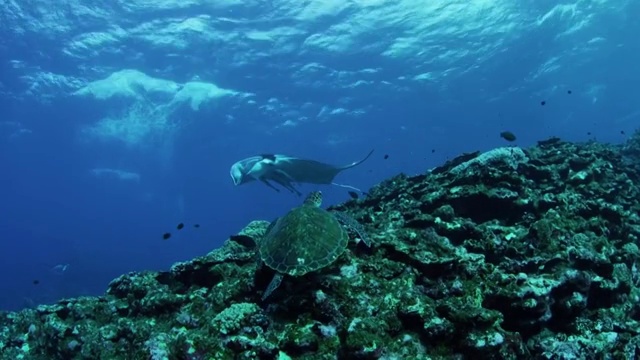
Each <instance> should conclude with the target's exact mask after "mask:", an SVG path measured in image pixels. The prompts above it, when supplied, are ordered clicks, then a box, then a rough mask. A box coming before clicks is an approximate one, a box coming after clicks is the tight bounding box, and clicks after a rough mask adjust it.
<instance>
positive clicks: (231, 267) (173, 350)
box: [0, 133, 640, 360]
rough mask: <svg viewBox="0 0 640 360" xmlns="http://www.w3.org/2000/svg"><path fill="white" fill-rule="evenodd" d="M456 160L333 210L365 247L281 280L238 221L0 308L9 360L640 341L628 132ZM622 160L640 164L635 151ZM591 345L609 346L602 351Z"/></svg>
mask: <svg viewBox="0 0 640 360" xmlns="http://www.w3.org/2000/svg"><path fill="white" fill-rule="evenodd" d="M639 136H640V135H638V134H637V133H636V134H634V136H632V137H630V139H629V141H628V142H627V143H626V144H624V145H623V146H612V145H605V144H598V143H594V142H590V143H584V144H576V143H567V142H562V141H561V140H560V139H557V138H554V139H549V140H546V141H542V142H539V143H538V145H537V146H534V147H531V148H528V149H520V148H517V147H509V148H499V149H494V150H491V151H488V152H485V153H482V154H481V153H473V154H466V155H464V156H463V157H460V158H458V159H455V160H454V161H452V162H450V163H448V164H445V165H444V166H442V167H440V168H437V169H436V170H435V171H432V172H429V173H425V174H422V175H418V176H414V177H409V176H406V175H399V176H396V177H394V178H391V179H387V180H385V181H383V182H382V183H380V184H379V185H377V186H376V187H374V188H373V189H371V191H370V192H369V194H368V196H367V197H365V198H362V199H359V200H358V201H349V202H346V203H344V204H340V205H337V206H334V207H331V208H330V209H329V210H333V211H341V212H344V213H345V214H349V216H351V217H353V218H354V219H355V220H357V221H358V222H359V223H360V224H362V228H361V229H359V230H358V232H357V233H360V235H358V234H357V233H356V234H351V236H354V237H357V236H362V235H363V234H364V233H366V234H368V236H369V237H370V238H371V239H372V242H373V244H374V245H373V247H372V249H368V248H366V247H362V246H358V245H357V244H356V242H350V244H349V248H348V251H345V252H344V253H343V254H342V255H341V256H340V257H339V258H338V259H337V260H336V261H335V262H334V263H332V264H331V265H330V266H327V267H326V268H323V269H321V270H319V271H318V272H315V273H310V274H307V275H305V276H302V277H299V278H286V279H285V280H284V281H283V283H282V285H281V287H282V290H281V291H278V292H275V293H274V294H272V296H271V297H269V298H268V300H267V301H260V298H261V295H262V291H263V289H265V287H266V285H267V284H268V282H269V280H270V279H271V277H272V276H273V271H271V270H270V269H268V268H266V267H265V266H262V265H260V263H259V262H258V261H257V257H256V246H255V244H257V243H259V241H260V238H261V237H262V236H263V234H264V231H265V230H266V228H267V226H268V225H269V223H268V222H266V221H256V222H252V223H251V224H250V225H249V226H248V227H247V228H246V229H244V230H243V231H241V232H240V233H239V234H237V235H234V236H231V237H230V239H229V240H227V241H226V242H225V243H224V245H223V246H222V247H221V248H219V249H216V250H214V251H212V252H211V253H209V254H207V255H204V256H202V257H198V258H196V259H193V260H191V261H187V262H182V263H178V264H175V265H174V266H172V267H171V269H170V270H169V271H166V272H140V273H129V274H125V275H122V276H120V277H119V278H117V279H115V280H113V281H112V282H111V283H110V284H109V287H108V289H107V291H106V293H105V295H104V296H101V297H83V298H77V299H67V300H62V301H60V302H58V303H57V304H54V305H41V306H38V307H37V308H35V309H25V310H22V311H19V312H13V313H2V314H0V353H1V354H2V358H3V359H4V358H7V359H311V360H313V359H464V358H470V359H521V358H536V359H551V358H556V359H569V358H577V359H579V358H584V359H589V358H610V359H630V358H634V357H635V356H637V354H638V353H639V352H640V330H639V329H640V323H639V322H640V306H639V305H638V300H637V299H638V298H640V290H639V285H640V270H639V265H638V263H639V262H640V261H639V260H640V250H639V248H638V241H639V238H640V216H639V215H638V213H639V212H640V190H639V189H638V186H637V185H636V184H640V176H639V174H640V171H639V168H638V165H636V164H639V163H640V155H638V154H640V140H639V138H638V137H639ZM636 158H638V161H633V160H634V159H636ZM602 354H608V355H607V357H599V356H604V355H602Z"/></svg>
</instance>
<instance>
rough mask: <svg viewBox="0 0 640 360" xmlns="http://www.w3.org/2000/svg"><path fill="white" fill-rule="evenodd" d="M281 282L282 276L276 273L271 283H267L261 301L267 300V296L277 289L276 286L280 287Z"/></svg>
mask: <svg viewBox="0 0 640 360" xmlns="http://www.w3.org/2000/svg"><path fill="white" fill-rule="evenodd" d="M281 282H282V274H280V273H276V274H275V275H273V279H271V282H270V283H269V286H267V289H266V290H265V291H264V293H263V294H262V300H263V301H264V299H266V298H268V297H269V295H271V293H272V292H273V291H274V290H275V289H277V288H278V286H280V283H281Z"/></svg>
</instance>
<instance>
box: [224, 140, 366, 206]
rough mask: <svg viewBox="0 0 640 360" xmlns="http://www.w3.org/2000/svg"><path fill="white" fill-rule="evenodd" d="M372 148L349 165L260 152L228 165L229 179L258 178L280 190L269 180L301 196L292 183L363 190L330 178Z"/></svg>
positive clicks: (247, 180) (242, 180)
mask: <svg viewBox="0 0 640 360" xmlns="http://www.w3.org/2000/svg"><path fill="white" fill-rule="evenodd" d="M371 154H373V150H371V151H370V152H369V154H367V156H365V157H364V158H363V159H362V160H359V161H355V162H353V163H351V164H349V165H344V166H334V165H330V164H325V163H323V162H320V161H316V160H308V159H300V158H297V157H293V156H287V155H280V154H261V155H256V156H252V157H248V158H246V159H242V160H240V161H238V162H236V163H234V164H233V165H231V171H230V174H231V179H233V184H234V185H236V186H238V185H242V184H246V183H248V182H251V181H255V180H260V181H261V182H262V183H264V184H265V185H267V186H268V187H270V188H272V189H274V190H275V191H278V192H279V191H280V189H278V188H277V187H275V186H274V185H273V184H272V183H271V182H270V181H272V182H274V183H277V184H279V185H280V186H282V187H283V188H285V189H287V190H289V191H291V192H292V193H294V194H296V195H298V196H300V195H302V193H300V191H298V189H296V188H295V186H294V184H302V183H307V184H330V185H337V186H341V187H345V188H349V189H353V190H356V191H359V192H362V191H361V190H360V189H358V188H355V187H353V186H350V185H343V184H336V183H334V182H333V178H335V177H336V175H338V174H339V173H340V172H342V171H344V170H347V169H351V168H352V167H355V166H358V165H360V164H362V163H363V162H364V161H365V160H367V159H368V158H369V157H370V156H371Z"/></svg>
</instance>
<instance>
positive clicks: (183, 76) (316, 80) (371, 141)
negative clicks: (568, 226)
mask: <svg viewBox="0 0 640 360" xmlns="http://www.w3.org/2000/svg"><path fill="white" fill-rule="evenodd" d="M425 3H426V2H424V1H419V0H399V1H385V0H368V1H367V0H352V1H310V0H308V1H286V0H275V1H270V2H264V1H235V0H227V1H220V2H215V4H212V2H206V1H171V0H166V1H144V0H138V1H127V2H118V1H114V2H111V5H110V6H108V7H107V6H105V5H104V4H103V3H102V2H87V1H63V2H57V3H55V4H54V3H52V2H47V1H40V0H35V1H28V2H26V1H15V0H8V1H5V2H4V5H3V6H2V8H1V9H0V34H1V36H0V39H1V40H0V244H1V245H0V246H1V248H0V280H1V281H0V309H2V310H15V309H20V308H23V307H27V306H34V305H36V304H40V303H50V302H53V301H56V300H57V299H59V298H61V297H72V296H81V295H98V294H101V293H102V292H103V291H104V289H105V288H106V285H107V284H108V282H109V281H110V280H111V279H113V278H115V277H117V276H119V275H120V274H123V273H126V272H129V271H141V270H163V269H168V268H169V267H170V266H171V264H173V263H174V262H177V261H183V260H188V259H191V258H193V257H195V256H198V255H202V254H205V253H206V252H208V251H210V250H212V249H214V248H216V247H218V246H220V245H221V243H222V242H223V241H224V240H225V239H226V238H227V237H228V236H229V235H230V234H233V233H236V232H237V231H239V230H240V229H241V228H242V227H243V226H244V225H246V224H247V223H248V222H249V221H251V220H255V219H264V220H271V219H273V218H275V217H277V216H278V215H280V214H282V213H284V212H285V211H287V210H288V209H290V208H291V207H292V206H295V205H296V204H298V203H299V202H300V201H301V199H300V198H299V197H296V196H295V195H293V194H291V193H289V192H287V191H286V190H283V191H281V192H279V193H278V192H275V191H273V190H272V189H269V188H268V187H266V186H264V185H262V184H260V183H257V182H255V183H251V184H246V185H242V186H238V187H235V186H234V185H233V182H232V181H231V178H230V176H229V168H230V166H231V165H232V164H233V163H234V162H235V161H238V160H240V159H242V158H246V157H249V156H253V155H255V154H262V153H279V154H287V155H293V156H298V157H303V158H310V159H315V160H319V161H323V162H327V163H331V164H336V165H343V164H348V163H351V162H353V161H355V160H358V159H360V158H362V157H363V156H365V155H366V154H367V153H368V152H369V150H370V149H375V152H374V155H373V156H372V158H370V159H369V160H367V161H366V162H365V163H364V164H362V165H360V166H358V167H356V168H353V169H350V170H348V171H345V172H344V173H342V174H340V175H339V176H338V178H337V179H336V181H337V182H340V183H346V184H350V185H353V186H357V187H359V188H362V189H367V188H370V187H371V186H373V185H375V184H376V183H378V182H380V181H382V180H384V179H386V178H388V177H390V176H393V175H396V174H398V173H406V174H410V175H413V174H417V173H421V172H425V171H427V170H428V169H430V168H432V167H435V166H438V165H440V164H442V163H443V162H444V161H446V160H447V159H450V158H452V157H455V156H457V155H459V154H461V153H463V152H469V151H475V150H483V151H484V150H488V149H491V148H495V147H499V146H514V145H516V146H522V147H527V146H531V145H534V144H535V142H536V141H537V140H541V139H545V138H548V137H550V136H559V137H561V138H563V139H565V140H570V141H586V140H590V139H596V140H598V141H603V142H611V143H619V142H623V141H624V140H625V137H626V136H627V135H628V134H631V133H632V132H633V131H634V130H635V129H637V128H638V125H639V124H640V108H639V107H638V103H639V102H638V99H639V98H640V88H639V87H638V86H637V84H638V83H640V70H638V66H637V64H639V63H640V41H638V40H637V34H639V33H640V22H638V21H637V19H636V16H635V14H640V2H638V1H632V0H627V1H624V0H623V1H602V0H577V1H573V2H566V3H563V4H558V3H557V2H555V1H518V2H514V1H486V0H472V1H433V2H428V4H425ZM543 102H544V105H543ZM505 130H508V131H511V132H513V133H514V134H516V135H517V140H516V141H515V142H513V143H508V142H506V141H505V140H504V139H502V138H500V136H499V133H500V132H501V131H505ZM385 155H388V156H385ZM316 189H320V190H322V191H323V193H324V195H325V204H335V203H338V202H341V201H345V200H347V199H348V198H349V195H348V193H347V191H346V190H345V189H343V188H340V187H336V186H330V185H302V186H301V190H302V191H303V192H308V191H311V190H316ZM178 223H184V224H185V228H184V229H182V230H179V231H178V230H177V229H176V226H177V224H178ZM195 224H198V225H200V226H199V227H198V228H195V227H194V225H195ZM165 232H171V233H172V237H171V238H169V239H167V240H163V234H164V233H165Z"/></svg>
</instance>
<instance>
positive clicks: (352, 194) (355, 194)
mask: <svg viewBox="0 0 640 360" xmlns="http://www.w3.org/2000/svg"><path fill="white" fill-rule="evenodd" d="M349 196H351V198H352V199H357V198H358V193H357V192H355V191H349Z"/></svg>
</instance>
